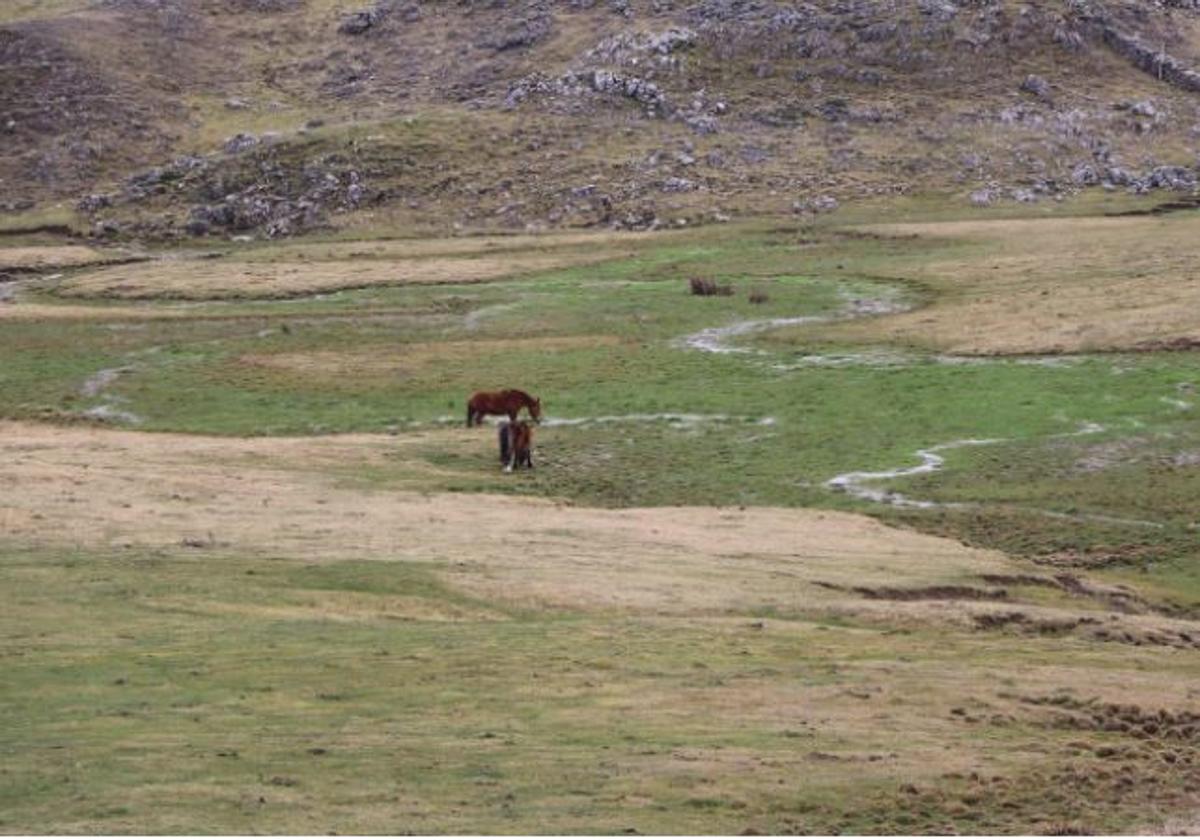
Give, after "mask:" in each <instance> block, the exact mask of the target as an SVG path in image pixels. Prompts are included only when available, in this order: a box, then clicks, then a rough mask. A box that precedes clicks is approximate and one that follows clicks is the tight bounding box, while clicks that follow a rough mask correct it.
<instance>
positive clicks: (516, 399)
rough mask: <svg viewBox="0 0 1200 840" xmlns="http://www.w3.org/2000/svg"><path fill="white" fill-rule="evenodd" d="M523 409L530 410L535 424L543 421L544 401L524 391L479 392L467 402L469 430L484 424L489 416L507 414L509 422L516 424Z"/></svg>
mask: <svg viewBox="0 0 1200 840" xmlns="http://www.w3.org/2000/svg"><path fill="white" fill-rule="evenodd" d="M522 408H527V409H529V416H530V417H532V418H533V420H534V422H538V421H540V420H541V419H542V401H541V400H539V399H536V398H535V397H531V396H529V394H526V393H525V392H524V391H518V390H516V389H514V388H509V389H508V390H505V391H478V392H476V393H474V394H472V395H471V399H469V400H467V428H468V429H469V428H471V426H475V425H478V424H479V423H482V422H483V418H484V417H486V416H487V415H489V414H507V415H508V421H509V422H510V423H515V422H516V420H517V415H518V414H520V413H521V409H522Z"/></svg>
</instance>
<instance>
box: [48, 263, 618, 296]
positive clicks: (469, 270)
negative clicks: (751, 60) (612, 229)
mask: <svg viewBox="0 0 1200 840" xmlns="http://www.w3.org/2000/svg"><path fill="white" fill-rule="evenodd" d="M621 255H622V254H621V253H620V252H615V251H587V252H580V251H571V252H565V253H556V254H540V253H536V254H507V253H506V254H504V255H502V256H500V255H498V256H496V257H489V256H479V257H430V258H426V259H412V260H357V261H344V262H338V261H324V262H318V261H313V262H300V261H297V262H283V261H278V262H263V263H256V262H239V261H226V260H205V261H194V260H181V261H172V262H154V263H148V264H142V265H133V266H120V267H115V268H106V269H101V270H99V271H93V272H87V273H84V274H80V275H77V276H74V277H71V278H68V279H67V280H66V281H64V282H63V283H62V284H60V285H59V286H58V287H57V288H56V290H55V291H56V293H57V294H58V295H59V296H61V297H64V298H88V299H114V300H183V301H208V300H274V299H280V298H292V297H301V296H305V295H315V294H321V293H328V292H335V291H340V290H344V289H362V288H369V287H375V286H407V285H417V284H467V283H483V282H487V281H489V280H499V279H501V278H505V277H517V276H521V275H525V274H534V273H537V272H542V271H551V270H554V269H560V268H568V267H570V266H575V265H588V264H592V263H595V262H599V261H602V260H606V259H612V258H613V257H617V256H621Z"/></svg>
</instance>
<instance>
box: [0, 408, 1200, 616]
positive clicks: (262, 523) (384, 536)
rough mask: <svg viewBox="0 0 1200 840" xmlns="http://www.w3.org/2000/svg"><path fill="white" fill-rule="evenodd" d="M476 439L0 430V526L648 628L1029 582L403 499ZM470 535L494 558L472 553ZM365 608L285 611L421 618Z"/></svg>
mask: <svg viewBox="0 0 1200 840" xmlns="http://www.w3.org/2000/svg"><path fill="white" fill-rule="evenodd" d="M492 443H493V441H492V436H491V435H490V434H484V435H481V434H479V433H478V432H472V431H465V430H461V429H454V430H440V431H430V432H420V433H411V434H407V435H404V436H399V437H391V436H374V435H342V436H331V437H321V438H273V439H231V438H207V437H197V436H186V435H170V434H144V433H137V432H121V431H109V430H96V429H87V428H58V427H46V426H40V425H29V424H12V423H10V424H2V425H0V532H2V533H4V534H5V535H6V536H7V538H8V539H9V540H10V541H13V542H16V543H19V544H26V545H40V546H74V547H94V548H97V549H111V548H113V547H137V548H167V547H172V546H179V545H180V544H181V543H184V542H195V543H197V544H198V545H199V546H201V547H204V546H209V547H211V548H213V549H215V550H220V551H222V552H232V553H237V554H245V555H246V556H278V555H284V556H288V557H290V558H293V559H296V560H302V561H306V562H321V561H325V560H329V561H336V560H341V559H344V558H346V557H358V558H362V559H371V560H379V561H389V560H391V561H395V560H405V561H411V562H431V563H436V564H437V565H438V566H441V567H443V568H444V569H445V570H446V571H444V572H442V574H444V576H445V578H446V580H447V582H449V583H452V584H453V585H454V587H455V588H456V589H459V590H461V591H464V592H469V593H472V594H474V595H477V596H481V597H484V598H489V599H494V600H499V601H502V602H507V603H510V604H514V605H518V606H525V607H531V608H539V609H541V608H568V609H619V610H637V611H652V612H654V613H656V614H664V615H665V614H674V615H695V614H710V613H714V612H717V613H720V612H726V611H733V610H746V609H769V610H773V611H778V612H780V613H785V614H786V613H793V612H796V611H799V610H803V611H807V612H810V613H811V612H812V611H813V610H817V611H819V612H821V613H823V614H826V615H830V616H855V617H858V618H860V619H861V618H866V619H869V620H872V621H881V622H897V621H899V622H901V623H928V622H934V623H937V624H940V625H945V626H968V627H969V626H973V624H974V622H975V620H976V618H977V617H979V616H981V615H984V614H987V613H995V612H997V611H1001V612H1003V611H1004V610H1006V609H1009V608H1010V607H1011V605H1007V604H1004V603H1001V602H997V601H989V600H987V599H984V600H975V599H972V598H967V599H965V600H963V599H957V598H954V597H947V596H935V597H932V598H928V599H916V600H911V601H909V600H895V599H889V598H883V599H879V598H870V597H865V596H864V594H863V593H862V592H861V590H860V588H861V587H892V588H895V587H901V588H921V587H937V586H944V585H947V584H974V585H976V586H978V585H979V576H980V575H983V574H1005V573H1012V572H1014V571H1015V570H1016V571H1019V570H1022V569H1025V570H1026V571H1028V568H1027V567H1026V566H1025V564H1022V563H1020V562H1018V561H1015V560H1012V559H1010V558H1007V557H1005V556H1004V555H1002V554H999V553H997V552H994V551H983V550H978V549H972V548H968V547H965V546H963V545H961V544H959V543H957V542H954V541H952V540H946V539H942V538H938V537H931V536H925V535H921V534H916V533H912V532H908V531H902V530H898V529H895V528H891V527H888V526H885V525H882V524H880V523H879V522H876V521H875V520H873V519H869V518H867V517H864V516H859V515H854V514H846V513H835V512H829V511H812V510H788V509H773V508H753V509H748V510H742V509H737V510H735V509H714V508H646V509H626V510H601V509H588V508H579V507H573V506H566V505H561V504H556V503H553V502H549V501H545V500H534V499H518V498H510V497H500V496H486V495H474V496H464V495H453V494H441V495H438V494H429V493H424V492H421V489H422V487H423V485H424V484H426V483H427V482H428V480H429V478H430V477H431V476H433V475H435V474H438V475H445V474H446V473H445V472H444V471H443V470H440V469H439V468H436V467H433V466H431V465H429V464H428V462H427V461H425V460H424V459H423V458H422V457H421V454H422V453H423V452H425V451H427V450H428V449H430V448H431V447H446V446H449V447H451V448H461V449H464V450H468V451H477V452H478V457H479V463H480V464H487V465H489V466H491V465H492V462H493V455H492V451H491V447H492ZM384 465H387V466H388V468H389V470H391V471H392V473H393V474H394V475H396V476H398V478H397V479H396V483H395V485H394V486H393V488H390V489H371V490H363V489H360V488H356V487H350V486H346V485H345V484H344V482H342V481H341V480H340V478H339V477H344V476H352V475H355V474H357V473H361V472H363V471H366V470H370V469H372V468H376V467H381V466H384ZM398 465H402V466H403V469H397V466H398ZM399 476H403V478H399ZM481 540H482V541H484V543H485V544H487V545H496V546H503V547H504V548H503V550H502V551H480V544H481ZM618 581H619V584H618V583H617V582H618ZM364 599H366V600H364ZM364 599H357V600H355V599H349V600H346V601H345V602H344V603H342V602H330V601H328V599H326V601H325V602H323V603H321V604H308V605H299V606H297V608H296V609H298V610H299V611H300V613H303V614H307V615H312V616H324V617H326V618H334V617H338V616H340V618H341V620H351V621H353V620H362V619H363V617H364V615H368V614H369V615H374V616H379V615H383V614H386V613H388V612H389V611H390V612H392V613H395V614H397V615H403V614H406V613H408V614H413V615H416V614H418V613H419V612H420V610H421V609H422V608H423V607H422V606H421V605H420V604H412V603H410V604H407V605H405V604H400V603H388V602H371V603H367V601H369V600H370V599H369V598H366V596H364ZM1076 606H1079V605H1072V608H1071V609H1068V608H1066V607H1064V606H1062V605H1053V604H1050V605H1040V606H1039V605H1036V604H1025V605H1022V607H1021V609H1022V610H1023V611H1024V612H1025V614H1026V615H1027V616H1028V618H1029V619H1030V620H1031V621H1034V620H1043V619H1045V620H1056V619H1064V618H1070V617H1072V616H1074V615H1076V614H1077V610H1076V611H1073V610H1074V609H1075V607H1076ZM210 608H211V609H213V610H222V609H224V610H228V609H235V607H231V606H228V605H225V606H223V605H219V604H217V605H210ZM237 608H238V609H240V608H241V607H237ZM1080 608H1082V609H1085V610H1087V609H1090V608H1091V607H1089V606H1088V605H1087V604H1086V603H1085V604H1083V605H1082V606H1081V607H1080ZM1177 625H1178V626H1177ZM1113 626H1114V627H1118V626H1119V627H1120V628H1121V629H1124V630H1129V631H1131V632H1137V633H1145V632H1150V631H1155V630H1165V631H1174V630H1180V629H1184V630H1186V629H1187V628H1186V626H1185V623H1180V622H1176V621H1172V620H1171V619H1167V618H1163V617H1161V616H1155V615H1145V616H1126V617H1122V618H1121V620H1120V624H1119V625H1113Z"/></svg>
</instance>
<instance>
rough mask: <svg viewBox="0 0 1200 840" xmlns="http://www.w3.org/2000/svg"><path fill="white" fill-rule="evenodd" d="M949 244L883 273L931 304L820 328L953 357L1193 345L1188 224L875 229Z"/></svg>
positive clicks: (1198, 336)
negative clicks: (927, 293) (922, 292)
mask: <svg viewBox="0 0 1200 840" xmlns="http://www.w3.org/2000/svg"><path fill="white" fill-rule="evenodd" d="M866 230H868V231H871V232H874V233H878V234H881V235H885V236H913V235H915V236H919V237H923V238H927V239H930V240H945V241H946V242H947V243H948V244H957V245H961V246H962V247H961V248H954V249H952V250H950V251H948V252H947V253H946V254H942V255H939V254H937V253H934V254H933V255H932V256H930V255H929V254H928V253H927V252H926V253H923V254H922V255H921V256H920V257H919V258H917V259H915V260H913V259H904V260H898V261H897V263H896V264H895V265H893V266H887V267H885V268H884V273H886V274H889V275H891V276H895V277H903V278H908V279H914V280H917V281H919V282H921V283H923V284H925V285H927V286H928V287H930V288H931V289H932V290H933V291H934V292H935V293H936V295H937V297H936V299H935V300H934V302H933V304H932V306H929V307H927V308H922V309H919V310H916V311H913V312H908V313H904V314H899V315H892V316H888V317H885V318H879V319H872V320H869V321H862V322H859V323H850V324H844V325H839V326H835V327H831V328H829V329H826V330H823V331H822V333H823V334H825V335H828V336H832V337H837V338H841V339H850V340H884V341H899V342H904V343H912V344H920V345H925V346H930V347H933V348H936V349H939V350H945V351H950V352H954V353H978V354H989V353H1060V352H1061V353H1069V352H1080V351H1092V350H1108V349H1125V348H1131V347H1136V346H1137V345H1139V344H1142V343H1145V342H1157V341H1171V340H1178V339H1191V340H1200V273H1198V272H1197V271H1196V268H1195V267H1196V265H1197V261H1198V258H1200V216H1197V215H1195V214H1179V215H1173V216H1160V217H1152V216H1147V217H1144V218H1095V217H1092V218H1063V219H1022V220H1005V221H969V222H943V223H927V224H894V225H877V226H873V227H869V228H866Z"/></svg>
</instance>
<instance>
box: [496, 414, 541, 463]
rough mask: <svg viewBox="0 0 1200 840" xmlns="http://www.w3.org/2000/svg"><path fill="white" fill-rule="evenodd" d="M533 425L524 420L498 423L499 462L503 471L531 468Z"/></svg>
mask: <svg viewBox="0 0 1200 840" xmlns="http://www.w3.org/2000/svg"><path fill="white" fill-rule="evenodd" d="M532 450H533V427H532V426H530V425H529V424H528V423H526V422H525V421H524V420H517V421H515V422H511V423H501V424H500V463H501V464H504V471H505V472H512V471H513V470H514V469H518V468H520V467H529V469H533V451H532Z"/></svg>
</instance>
